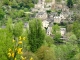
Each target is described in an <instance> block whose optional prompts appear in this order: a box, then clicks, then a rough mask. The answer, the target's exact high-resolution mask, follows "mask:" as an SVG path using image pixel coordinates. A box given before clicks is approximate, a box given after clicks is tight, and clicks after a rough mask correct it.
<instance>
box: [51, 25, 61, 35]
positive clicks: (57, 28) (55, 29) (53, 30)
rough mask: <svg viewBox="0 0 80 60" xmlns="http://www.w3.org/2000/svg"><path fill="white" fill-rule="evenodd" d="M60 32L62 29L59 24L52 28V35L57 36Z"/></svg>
mask: <svg viewBox="0 0 80 60" xmlns="http://www.w3.org/2000/svg"><path fill="white" fill-rule="evenodd" d="M59 30H60V27H59V25H58V24H56V25H53V27H52V33H53V34H55V33H56V32H57V31H59Z"/></svg>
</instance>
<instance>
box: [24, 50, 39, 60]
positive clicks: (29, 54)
mask: <svg viewBox="0 0 80 60" xmlns="http://www.w3.org/2000/svg"><path fill="white" fill-rule="evenodd" d="M23 56H24V57H26V59H27V60H30V58H31V57H32V58H33V60H38V57H37V56H36V54H34V53H32V52H30V51H26V52H25V53H24V54H23Z"/></svg>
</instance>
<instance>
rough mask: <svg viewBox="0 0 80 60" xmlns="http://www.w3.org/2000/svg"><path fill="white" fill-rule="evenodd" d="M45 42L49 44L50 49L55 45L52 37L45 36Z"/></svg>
mask: <svg viewBox="0 0 80 60" xmlns="http://www.w3.org/2000/svg"><path fill="white" fill-rule="evenodd" d="M44 40H45V41H46V42H47V44H48V46H49V47H50V46H51V45H52V44H53V43H54V40H53V39H52V37H50V36H45V39H44Z"/></svg>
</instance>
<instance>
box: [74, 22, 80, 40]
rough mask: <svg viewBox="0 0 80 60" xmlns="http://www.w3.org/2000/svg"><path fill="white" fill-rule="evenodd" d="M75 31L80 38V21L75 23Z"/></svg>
mask: <svg viewBox="0 0 80 60" xmlns="http://www.w3.org/2000/svg"><path fill="white" fill-rule="evenodd" d="M73 32H74V34H75V35H76V37H77V38H78V39H80V23H79V22H78V21H76V22H74V23H73Z"/></svg>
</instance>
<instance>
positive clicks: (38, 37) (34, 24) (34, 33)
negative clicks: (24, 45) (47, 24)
mask: <svg viewBox="0 0 80 60" xmlns="http://www.w3.org/2000/svg"><path fill="white" fill-rule="evenodd" d="M44 36H45V35H44V31H43V29H42V24H41V21H40V20H39V19H33V20H31V21H30V22H29V31H28V38H29V39H28V40H29V44H30V50H31V51H32V52H35V51H36V50H37V49H38V48H39V47H40V46H41V45H42V44H43V40H44Z"/></svg>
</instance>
